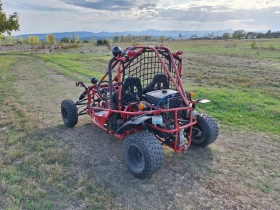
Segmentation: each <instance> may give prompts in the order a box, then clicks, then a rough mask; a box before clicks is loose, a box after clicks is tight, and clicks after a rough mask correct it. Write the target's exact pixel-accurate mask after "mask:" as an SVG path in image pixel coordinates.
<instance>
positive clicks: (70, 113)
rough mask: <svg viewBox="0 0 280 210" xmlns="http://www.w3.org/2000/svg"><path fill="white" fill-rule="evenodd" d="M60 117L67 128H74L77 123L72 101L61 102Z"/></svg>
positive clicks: (76, 113)
mask: <svg viewBox="0 0 280 210" xmlns="http://www.w3.org/2000/svg"><path fill="white" fill-rule="evenodd" d="M61 115H62V119H63V122H64V124H65V125H66V126H67V127H74V126H75V125H76V124H77V123H78V112H77V107H76V104H75V103H74V102H73V101H72V100H64V101H62V102H61Z"/></svg>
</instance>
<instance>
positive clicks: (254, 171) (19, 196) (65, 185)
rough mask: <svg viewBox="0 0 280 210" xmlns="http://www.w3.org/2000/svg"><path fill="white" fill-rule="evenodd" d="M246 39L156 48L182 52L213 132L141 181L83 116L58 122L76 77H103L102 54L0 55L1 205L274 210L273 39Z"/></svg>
mask: <svg viewBox="0 0 280 210" xmlns="http://www.w3.org/2000/svg"><path fill="white" fill-rule="evenodd" d="M250 42H251V41H246V40H240V41H239V40H238V41H186V42H170V43H164V45H166V46H168V47H170V48H172V49H173V50H174V51H175V50H183V51H184V54H183V59H184V63H183V76H182V78H183V82H184V85H185V87H186V90H192V91H194V92H195V94H196V96H195V97H196V98H200V97H206V98H208V99H210V100H211V101H212V102H211V103H209V104H205V105H200V106H199V109H200V110H201V111H205V112H207V113H209V114H210V115H212V116H213V117H215V119H217V121H218V122H219V125H220V131H221V132H220V137H219V139H218V140H217V141H216V142H215V143H214V144H213V145H211V146H210V147H208V148H207V149H196V148H192V149H190V150H189V151H188V152H187V153H186V154H174V153H173V152H172V151H170V150H168V149H164V152H165V164H164V166H163V168H162V170H161V171H160V172H159V173H158V174H156V175H155V176H154V177H153V179H151V180H144V181H143V180H138V179H135V178H134V177H133V176H132V175H131V174H130V173H129V172H128V171H127V170H126V167H125V165H124V164H123V161H122V155H121V149H122V143H121V142H120V141H118V140H116V139H115V138H114V137H111V136H109V135H108V134H106V132H103V131H100V130H99V129H97V128H95V127H94V126H92V124H91V122H90V119H88V118H87V117H85V118H82V119H81V120H80V122H79V124H78V125H77V127H75V128H74V129H67V128H65V127H64V126H62V121H61V117H60V110H59V109H60V102H61V100H63V99H65V98H71V99H76V98H77V96H78V94H79V93H80V91H81V89H79V88H76V87H74V83H75V81H76V80H83V81H84V82H85V83H86V84H89V81H90V78H91V77H92V76H96V77H98V78H100V77H101V76H102V75H103V73H104V72H105V71H106V67H107V62H108V60H109V59H110V57H111V55H110V52H109V51H108V50H107V51H106V48H102V47H101V48H102V52H101V53H100V49H101V48H98V47H93V48H94V49H93V52H92V53H88V54H87V53H86V54H84V53H80V52H79V51H77V52H74V53H73V52H71V53H69V52H57V53H51V54H21V53H12V54H9V53H6V54H0V65H1V69H0V87H1V89H0V95H1V97H0V131H1V132H0V168H1V170H0V209H277V208H279V206H280V200H279V197H280V185H279V183H280V176H279V174H280V170H279V169H280V163H279V153H280V149H279V148H280V147H279V144H280V129H279V127H280V106H279V100H280V64H279V63H280V51H279V49H280V43H279V42H280V40H279V41H278V40H258V41H257V44H256V47H257V49H251V47H250ZM148 44H149V45H150V44H151V43H148ZM156 44H158V43H156ZM272 47H273V50H272ZM122 48H124V46H122ZM81 50H82V49H81ZM100 139H104V140H103V141H100ZM186 198H188V199H186Z"/></svg>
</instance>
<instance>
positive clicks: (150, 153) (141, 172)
mask: <svg viewBox="0 0 280 210" xmlns="http://www.w3.org/2000/svg"><path fill="white" fill-rule="evenodd" d="M123 156H124V160H125V162H126V165H127V167H128V169H129V171H130V172H131V173H132V174H133V175H134V176H135V177H137V178H139V179H146V178H150V177H151V176H152V175H153V174H155V173H156V172H157V171H158V170H159V169H160V168H161V166H162V164H163V159H164V156H163V151H162V148H161V144H160V142H159V140H158V139H157V138H156V137H155V136H154V135H153V134H152V133H150V132H148V131H142V132H138V133H135V134H132V135H129V136H128V137H126V139H125V140H124V144H123Z"/></svg>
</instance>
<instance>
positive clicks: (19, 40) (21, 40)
mask: <svg viewBox="0 0 280 210" xmlns="http://www.w3.org/2000/svg"><path fill="white" fill-rule="evenodd" d="M18 42H19V43H20V44H24V43H25V40H24V38H22V36H20V37H18Z"/></svg>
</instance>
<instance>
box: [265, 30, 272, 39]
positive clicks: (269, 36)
mask: <svg viewBox="0 0 280 210" xmlns="http://www.w3.org/2000/svg"><path fill="white" fill-rule="evenodd" d="M265 35H266V38H271V30H270V29H269V30H268V32H266V34H265Z"/></svg>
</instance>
